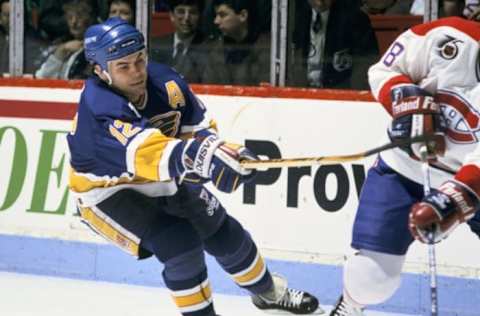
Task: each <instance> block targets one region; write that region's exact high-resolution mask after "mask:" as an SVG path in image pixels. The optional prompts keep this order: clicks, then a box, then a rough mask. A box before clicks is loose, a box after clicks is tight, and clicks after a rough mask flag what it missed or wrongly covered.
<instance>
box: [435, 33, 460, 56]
mask: <svg viewBox="0 0 480 316" xmlns="http://www.w3.org/2000/svg"><path fill="white" fill-rule="evenodd" d="M462 43H463V42H462V41H461V40H458V39H453V38H449V41H447V42H445V43H443V44H441V45H440V47H439V51H440V56H442V57H443V58H444V59H446V60H452V59H454V58H455V57H457V55H458V45H459V44H462Z"/></svg>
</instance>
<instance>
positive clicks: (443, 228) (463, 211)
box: [408, 180, 480, 243]
mask: <svg viewBox="0 0 480 316" xmlns="http://www.w3.org/2000/svg"><path fill="white" fill-rule="evenodd" d="M479 206H480V200H479V197H478V195H477V194H476V193H475V192H474V191H473V190H472V189H471V188H469V187H468V186H467V185H465V184H464V183H462V182H460V181H455V180H449V181H446V182H445V183H444V184H442V186H441V187H440V188H439V190H438V191H435V192H432V193H430V194H429V195H427V196H425V197H424V198H423V200H422V201H421V202H419V203H415V204H414V205H413V206H412V210H411V211H410V217H409V224H408V228H409V229H410V232H411V233H412V235H413V237H414V238H415V239H416V240H418V241H421V242H423V243H429V232H432V233H433V240H432V241H433V242H434V243H437V242H439V241H441V240H442V239H445V238H446V237H447V236H448V235H449V234H450V232H451V231H453V230H454V229H455V227H457V226H458V225H459V224H461V223H464V222H466V221H468V220H469V219H471V218H472V217H473V216H474V215H475V212H476V211H477V210H478V208H479Z"/></svg>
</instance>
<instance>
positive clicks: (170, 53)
mask: <svg viewBox="0 0 480 316" xmlns="http://www.w3.org/2000/svg"><path fill="white" fill-rule="evenodd" d="M168 6H169V13H170V20H171V21H172V24H173V26H174V28H175V32H174V33H172V34H169V35H167V36H163V37H160V38H153V39H152V41H151V51H150V58H151V59H152V60H154V61H157V62H160V63H164V64H167V65H169V66H171V67H173V68H175V69H176V70H177V71H178V72H179V73H180V74H181V75H183V76H184V77H185V79H186V81H187V82H189V83H192V82H193V83H200V82H202V77H201V75H202V73H203V71H204V68H205V60H206V55H207V49H206V47H207V46H206V44H205V36H204V35H203V33H202V32H201V31H200V28H199V25H200V16H201V14H202V11H203V7H204V1H203V0H169V1H168Z"/></svg>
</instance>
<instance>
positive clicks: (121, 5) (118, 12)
mask: <svg viewBox="0 0 480 316" xmlns="http://www.w3.org/2000/svg"><path fill="white" fill-rule="evenodd" d="M114 16H118V17H120V18H122V19H124V20H125V21H127V22H128V23H130V24H132V22H133V10H132V8H130V6H129V5H128V3H125V2H120V1H119V2H112V4H111V5H110V12H109V13H108V17H109V18H111V17H114Z"/></svg>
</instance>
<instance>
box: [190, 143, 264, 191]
mask: <svg viewBox="0 0 480 316" xmlns="http://www.w3.org/2000/svg"><path fill="white" fill-rule="evenodd" d="M182 145H183V153H182V158H181V167H180V169H181V168H183V170H184V172H186V175H185V177H188V176H189V175H188V174H189V173H194V174H196V175H198V176H199V177H201V178H203V179H210V180H212V183H213V185H215V187H217V189H219V190H220V191H223V192H227V193H230V192H233V191H235V190H236V189H237V188H238V187H239V185H240V184H242V183H245V182H249V181H251V180H252V179H253V177H254V176H255V172H253V171H252V170H247V169H244V168H243V167H242V166H241V165H240V163H239V162H240V161H241V160H243V159H257V157H256V156H255V155H254V154H253V153H252V152H250V151H249V150H248V149H247V148H245V147H243V146H240V145H233V144H228V143H225V142H223V141H221V140H220V139H219V138H218V137H217V136H216V135H210V136H207V137H205V138H192V139H190V140H187V141H185V142H184V143H183V144H182Z"/></svg>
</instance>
